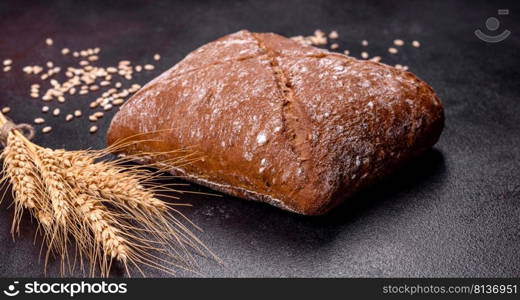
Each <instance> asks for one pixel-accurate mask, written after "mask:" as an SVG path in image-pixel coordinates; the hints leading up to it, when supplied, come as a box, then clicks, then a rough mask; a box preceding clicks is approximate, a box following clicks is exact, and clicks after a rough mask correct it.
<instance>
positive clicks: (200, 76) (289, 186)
mask: <svg viewBox="0 0 520 300" xmlns="http://www.w3.org/2000/svg"><path fill="white" fill-rule="evenodd" d="M443 124H444V117H443V108H442V104H441V103H440V101H439V99H438V97H437V96H436V95H435V93H434V91H433V90H432V88H431V87H430V86H429V85H428V84H426V83H425V82H423V81H421V80H420V79H418V78H417V77H416V76H414V75H413V74H412V73H410V72H406V71H403V70H399V69H396V68H393V67H391V66H388V65H384V64H381V63H376V62H371V61H365V60H357V59H354V58H352V57H348V56H345V55H341V54H337V53H331V52H328V51H325V50H321V49H318V48H314V47H311V46H305V45H301V44H300V43H298V42H296V41H293V40H291V39H288V38H285V37H282V36H280V35H277V34H273V33H252V32H249V31H246V30H243V31H239V32H236V33H234V34H230V35H227V36H224V37H222V38H220V39H218V40H216V41H213V42H211V43H208V44H206V45H204V46H202V47H200V48H199V49H197V50H195V51H193V52H192V53H190V54H189V55H188V56H186V58H184V59H183V60H182V61H181V62H179V63H178V64H177V65H175V66H174V67H172V68H171V69H169V70H168V71H166V72H165V73H163V74H162V75H160V76H159V77H157V78H156V79H154V80H153V81H151V82H150V83H148V84H147V85H146V86H144V87H143V88H142V89H141V90H140V91H139V92H137V93H136V94H135V95H134V96H133V97H132V98H131V99H130V100H129V101H128V102H127V103H126V104H125V105H124V106H122V107H121V110H120V111H119V112H118V113H117V114H116V116H115V117H114V119H113V120H112V124H111V126H110V129H109V132H108V143H109V144H114V143H116V142H117V141H121V140H123V139H126V140H127V141H128V140H132V139H134V137H135V139H138V137H140V136H143V135H145V134H148V135H151V136H153V139H150V138H149V137H148V138H149V139H147V140H145V141H142V142H140V143H137V144H135V145H133V146H132V147H129V148H128V149H126V150H125V151H126V152H131V153H136V152H165V151H171V150H176V149H190V150H191V151H195V152H197V153H201V154H202V158H201V159H200V160H197V161H194V162H193V163H191V164H188V165H183V166H175V165H172V166H171V172H172V173H173V174H177V175H182V176H184V177H185V178H186V179H187V180H189V181H193V182H196V183H198V184H201V185H205V186H208V187H211V188H213V189H215V190H218V191H221V192H224V193H227V194H229V195H233V196H237V197H240V198H245V199H250V200H258V201H262V202H267V203H270V204H272V205H275V206H278V207H280V208H283V209H286V210H289V211H293V212H296V213H300V214H305V215H318V214H323V213H325V212H327V211H329V210H330V209H331V208H332V207H334V206H336V205H337V204H338V203H340V202H341V201H343V200H345V199H347V198H349V197H350V196H351V195H353V194H354V193H355V192H357V191H359V190H360V189H362V188H363V187H365V186H367V185H368V184H370V183H373V182H374V181H376V180H378V179H379V178H381V177H382V176H384V175H385V174H388V173H389V172H391V171H392V170H394V169H395V168H397V167H398V166H400V165H401V164H403V163H404V162H406V161H409V160H410V158H412V157H414V156H416V155H418V154H420V153H421V152H423V151H424V150H426V149H428V148H430V147H431V146H432V145H434V144H435V143H436V142H437V140H438V138H439V136H440V134H441V131H442V128H443ZM178 153H180V152H173V151H171V152H170V153H169V154H168V156H170V158H172V159H173V158H175V157H176V155H180V154H178Z"/></svg>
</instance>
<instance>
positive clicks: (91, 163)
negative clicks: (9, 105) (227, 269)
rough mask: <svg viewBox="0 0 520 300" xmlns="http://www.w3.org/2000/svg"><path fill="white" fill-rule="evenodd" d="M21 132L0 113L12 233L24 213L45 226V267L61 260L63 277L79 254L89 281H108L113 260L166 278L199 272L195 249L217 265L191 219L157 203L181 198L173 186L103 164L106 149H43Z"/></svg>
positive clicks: (135, 170)
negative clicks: (191, 225) (73, 255)
mask: <svg viewBox="0 0 520 300" xmlns="http://www.w3.org/2000/svg"><path fill="white" fill-rule="evenodd" d="M18 127H19V126H15V125H14V124H12V123H10V122H8V121H7V120H6V119H5V117H4V116H3V115H2V114H1V113H0V142H2V143H4V144H5V148H4V150H3V153H2V155H1V158H3V160H4V163H3V172H2V175H3V177H2V179H1V180H0V183H2V182H4V183H6V182H7V183H11V185H12V188H13V196H14V197H13V198H14V202H15V220H14V222H13V227H12V231H13V233H14V232H17V231H18V226H19V221H20V218H21V215H22V212H23V210H24V209H25V210H28V211H29V212H30V213H31V214H32V215H33V216H34V217H35V218H36V219H37V220H38V221H39V223H40V224H42V227H43V228H44V230H43V236H44V240H45V242H46V244H47V248H48V249H47V254H46V257H45V264H46V265H47V261H48V259H49V258H50V257H51V255H55V256H57V257H58V258H60V261H61V271H62V273H63V274H64V273H66V271H68V270H70V271H72V270H73V269H74V266H75V263H74V264H72V265H71V264H70V262H69V257H70V255H69V252H70V251H73V249H74V250H75V251H76V253H77V254H79V255H78V256H79V260H80V265H81V267H82V268H83V265H84V263H83V259H84V258H86V259H88V261H89V263H90V271H89V275H91V276H94V275H95V274H96V272H99V273H100V275H101V276H108V275H109V272H110V269H111V266H112V262H113V260H116V261H118V262H120V263H122V264H123V266H124V268H125V270H126V272H127V274H128V275H130V269H129V266H134V267H135V268H136V269H137V270H138V271H140V272H141V273H142V274H143V275H144V272H143V271H142V269H141V265H147V266H151V267H153V268H156V269H160V270H163V271H165V272H168V273H174V272H175V269H177V268H181V269H185V270H190V271H195V270H194V266H195V264H194V259H193V256H192V255H191V253H190V252H191V251H192V250H194V251H195V252H197V253H200V254H202V255H206V254H209V256H211V257H213V258H215V259H217V260H218V258H217V257H216V256H215V255H214V254H213V253H211V251H209V249H208V248H207V247H206V246H205V245H204V244H203V243H202V242H201V241H200V240H199V239H197V237H196V236H195V235H194V234H193V233H192V232H191V231H190V230H189V229H188V227H186V226H185V225H183V224H182V222H181V220H180V219H179V218H178V217H177V216H181V217H182V218H183V219H184V220H187V219H186V218H185V217H184V216H183V215H182V214H180V212H178V211H177V210H175V209H173V208H172V207H171V205H169V204H167V203H165V202H163V201H162V200H159V199H158V198H157V195H159V194H160V193H161V192H168V191H169V192H175V190H174V189H172V188H169V187H168V186H167V185H166V186H163V185H161V186H158V184H157V185H155V186H154V184H153V183H152V181H153V179H155V178H156V177H157V175H158V174H159V173H158V172H150V171H147V170H146V168H135V167H131V166H130V167H127V168H125V167H122V166H120V163H121V162H122V161H121V160H114V161H107V160H102V161H100V158H102V157H103V156H106V155H107V154H108V152H109V151H108V150H105V151H103V150H100V151H65V150H52V149H46V148H42V147H40V146H38V145H35V144H33V143H32V142H30V141H29V139H27V138H26V137H25V136H24V135H23V134H22V133H20V131H19V130H17V128H18ZM132 159H133V158H129V160H132ZM135 159H136V160H138V159H139V158H138V157H136V158H135ZM179 161H183V162H184V163H186V162H187V161H189V159H186V160H182V159H180V160H179ZM148 167H151V166H148ZM170 197H171V196H170ZM172 205H174V204H172ZM188 221H189V220H188ZM70 246H73V249H71V248H70ZM67 267H68V268H67Z"/></svg>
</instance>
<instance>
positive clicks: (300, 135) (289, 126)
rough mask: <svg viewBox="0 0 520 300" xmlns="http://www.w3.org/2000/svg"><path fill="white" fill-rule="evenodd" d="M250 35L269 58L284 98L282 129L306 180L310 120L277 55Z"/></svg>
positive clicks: (257, 37) (254, 36)
mask: <svg viewBox="0 0 520 300" xmlns="http://www.w3.org/2000/svg"><path fill="white" fill-rule="evenodd" d="M251 35H252V36H253V38H254V39H255V40H256V41H257V42H258V47H260V49H262V50H264V51H265V53H266V55H267V57H268V58H269V60H270V65H271V68H272V70H273V74H274V78H275V81H276V83H277V87H278V89H279V90H280V92H281V94H282V95H283V98H284V102H283V103H282V120H283V124H284V128H283V130H284V132H285V134H286V136H287V137H288V139H289V141H291V143H290V146H291V150H292V151H293V152H294V153H295V154H296V156H297V157H298V160H299V163H300V166H301V170H302V172H301V176H304V178H305V179H306V180H307V179H309V178H311V177H312V176H310V175H311V174H309V173H310V172H312V168H310V160H311V157H312V156H311V147H310V142H309V138H310V131H309V129H308V128H309V127H310V126H307V125H308V124H309V123H310V120H309V119H308V117H307V115H306V114H305V112H304V111H303V108H302V107H301V105H300V103H299V102H298V101H297V99H296V97H295V95H294V91H293V89H292V84H291V80H290V78H289V77H288V76H287V75H286V74H285V73H284V72H283V70H282V68H281V67H280V65H279V64H278V61H277V57H278V56H279V55H277V53H276V52H275V51H273V50H272V49H269V48H268V47H267V46H266V45H265V44H264V42H263V41H262V38H261V37H260V36H258V35H257V34H255V33H251Z"/></svg>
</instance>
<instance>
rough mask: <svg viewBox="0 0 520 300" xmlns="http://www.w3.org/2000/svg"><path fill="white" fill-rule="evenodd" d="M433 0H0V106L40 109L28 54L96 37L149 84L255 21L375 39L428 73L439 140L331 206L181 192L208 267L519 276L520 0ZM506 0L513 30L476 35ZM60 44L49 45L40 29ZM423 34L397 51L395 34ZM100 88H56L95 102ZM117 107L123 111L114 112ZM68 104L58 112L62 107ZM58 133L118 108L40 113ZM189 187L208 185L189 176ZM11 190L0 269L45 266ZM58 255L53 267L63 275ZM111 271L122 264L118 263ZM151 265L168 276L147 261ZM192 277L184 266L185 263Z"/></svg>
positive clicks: (16, 272) (355, 49)
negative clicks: (302, 210) (82, 92)
mask: <svg viewBox="0 0 520 300" xmlns="http://www.w3.org/2000/svg"><path fill="white" fill-rule="evenodd" d="M499 5H500V6H498V4H493V3H491V2H489V3H486V2H476V1H467V2H461V1H459V2H457V3H452V2H448V1H443V2H437V3H427V2H426V1H425V2H417V1H413V2H412V1H384V2H380V3H377V4H376V3H365V2H363V3H361V2H359V1H356V2H351V3H350V2H346V1H284V2H282V1H269V2H267V1H258V2H254V1H237V2H230V1H212V2H209V1H185V2H173V1H149V2H147V1H119V2H111V1H99V2H96V1H88V2H87V1H83V2H74V3H73V2H72V1H63V2H55V3H50V2H48V1H45V2H43V1H42V2H40V3H39V4H30V2H26V1H24V2H21V1H19V2H14V1H2V2H1V3H0V28H1V29H2V35H1V36H0V59H1V60H3V59H5V58H8V57H9V58H12V59H13V60H14V69H15V71H11V72H9V73H3V72H0V106H4V105H9V106H10V107H11V108H12V112H11V113H10V114H9V116H10V117H12V118H14V119H15V120H16V121H18V122H24V121H26V122H28V121H31V120H32V119H33V118H34V117H35V116H39V115H40V112H39V111H40V109H41V106H42V102H41V101H38V100H32V99H31V98H29V97H28V90H29V86H30V83H32V82H33V81H34V80H33V79H30V78H29V77H28V76H25V75H23V73H22V72H21V71H20V69H21V67H23V66H25V65H27V64H35V63H40V64H41V63H43V62H45V61H47V60H53V61H54V62H55V63H57V64H59V65H65V64H68V63H67V60H65V59H64V58H63V57H62V56H61V54H59V50H58V49H61V48H62V47H65V46H66V47H70V48H72V49H80V48H85V47H93V46H100V47H102V48H103V55H102V61H101V64H103V65H104V64H109V63H115V62H117V61H118V60H120V59H122V58H128V59H130V60H132V61H133V62H135V63H143V62H145V61H150V60H151V56H152V55H153V54H154V53H156V52H158V53H161V55H162V57H163V58H162V59H161V61H160V63H158V64H157V70H156V71H154V72H151V73H146V74H141V75H139V76H136V80H135V81H137V82H139V83H145V82H146V81H148V80H150V79H151V78H153V76H155V75H157V74H159V73H160V72H161V71H163V70H166V69H167V68H169V67H170V66H171V65H173V64H175V63H176V62H177V61H179V60H180V59H181V58H182V57H183V56H184V55H186V54H187V53H189V52H190V51H191V50H193V49H195V48H196V47H198V46H200V45H202V44H204V43H206V42H208V41H211V40H213V39H215V38H217V37H219V36H222V35H224V34H227V33H230V32H234V31H237V30H239V29H242V28H247V29H250V30H253V31H260V32H261V31H273V32H277V33H280V34H283V35H287V36H293V35H298V34H310V33H312V32H313V31H314V29H316V28H321V29H324V30H332V29H337V30H338V31H339V33H340V36H341V38H340V45H341V48H342V49H344V48H348V49H350V50H351V52H352V53H353V55H355V56H359V52H360V51H362V47H361V46H360V40H362V39H367V40H368V41H369V46H368V47H367V51H368V52H369V53H370V54H371V55H381V56H382V57H383V62H387V63H389V64H395V63H401V64H405V65H409V66H410V69H411V71H412V72H414V73H416V74H417V75H418V76H419V77H421V78H422V79H424V80H425V81H427V82H428V83H429V84H430V85H432V86H433V87H434V89H435V90H436V91H437V93H438V95H439V96H440V98H441V99H442V100H443V102H444V105H445V109H446V128H445V130H444V133H443V135H442V136H441V139H440V141H439V143H438V144H437V146H436V147H435V148H434V149H433V150H431V151H430V152H428V153H427V154H426V155H424V156H423V157H420V158H418V159H417V160H415V161H414V162H413V163H412V164H410V165H409V166H408V167H406V168H404V169H403V170H401V171H400V172H398V173H397V174H394V175H393V176H390V178H388V179H387V180H385V181H383V182H381V183H380V184H378V185H376V186H373V187H371V188H369V189H368V190H367V191H366V192H364V193H362V194H361V195H359V196H358V197H356V198H355V199H351V200H350V201H348V202H347V203H346V204H345V205H343V206H342V207H340V208H338V209H336V210H335V211H334V212H332V213H331V214H329V215H327V216H324V217H319V218H309V217H302V216H298V215H294V214H291V213H287V212H283V211H280V210H278V209H276V208H273V207H269V206H267V205H264V204H258V203H252V202H245V201H241V200H237V199H228V198H229V197H221V198H217V197H207V196H197V195H191V196H190V195H186V196H184V201H185V202H188V203H191V204H193V207H191V208H188V209H185V213H186V215H187V216H188V217H190V218H191V219H192V220H193V221H195V223H197V224H198V225H200V226H201V227H202V228H204V229H205V232H204V233H201V234H200V236H201V238H202V239H203V240H204V241H205V242H206V244H207V245H208V246H209V247H210V248H212V249H213V250H214V251H215V252H216V253H217V254H218V255H219V256H220V257H221V258H222V259H223V260H224V261H225V262H226V266H225V267H222V266H219V265H217V264H215V263H213V262H211V261H207V260H204V259H201V260H200V264H201V271H202V272H203V273H205V274H206V275H207V276H519V275H520V254H519V251H518V248H519V246H520V204H519V203H518V201H520V168H519V167H520V122H519V121H520V92H519V90H518V87H519V82H520V76H519V68H520V61H519V55H518V48H519V47H520V37H519V33H520V23H519V22H518V20H520V18H518V16H517V14H519V13H520V10H518V8H520V7H519V6H518V4H515V2H501V3H500V4H499ZM498 8H509V9H510V15H509V16H499V19H500V21H501V22H502V26H503V27H501V29H500V30H502V29H504V28H508V29H509V30H511V31H512V34H511V36H510V37H509V38H508V39H507V40H505V41H503V42H501V43H498V44H487V43H484V42H482V41H480V40H478V39H477V38H476V37H475V36H474V35H473V31H474V30H475V29H477V28H484V22H485V20H486V19H487V18H488V17H491V16H496V10H497V9H498ZM47 36H50V37H53V38H54V41H55V47H54V48H53V49H51V48H49V47H46V46H45V45H44V43H43V41H44V39H45V37H47ZM397 37H399V38H402V39H405V40H407V41H409V40H412V39H417V40H420V41H421V42H422V45H423V46H422V47H421V48H420V49H414V48H411V47H404V48H403V51H401V52H400V53H399V54H398V55H395V56H390V55H389V54H388V53H387V52H386V49H387V48H388V47H389V46H390V44H391V41H392V40H393V39H394V38H397ZM88 100H91V97H74V98H70V101H68V102H67V103H65V104H56V103H52V105H51V106H52V107H56V106H59V107H61V108H62V110H64V111H67V110H68V111H72V110H73V109H75V108H80V107H81V108H83V110H84V111H85V112H87V111H88V109H87V107H88V102H89V101H88ZM112 113H114V112H112ZM62 117H63V116H62ZM47 118H48V119H50V123H51V124H52V125H54V127H55V130H54V131H53V134H51V135H48V136H42V135H40V136H39V137H38V138H37V139H36V142H37V143H40V144H42V145H45V146H49V147H54V148H57V147H65V148H67V149H81V148H88V147H93V148H100V147H103V146H104V131H105V130H106V128H107V125H108V122H109V120H110V118H108V117H107V118H104V119H103V120H102V121H101V122H100V128H101V130H100V132H99V134H97V135H89V134H88V133H87V130H86V129H87V126H88V125H89V124H88V121H87V120H86V118H85V117H83V118H82V119H81V120H76V121H75V122H72V123H68V124H64V123H63V121H59V120H58V119H54V118H52V117H47ZM190 189H191V190H201V189H200V188H198V187H191V188H190ZM9 202H10V199H9V198H7V199H6V201H4V202H3V203H2V207H1V211H0V253H2V258H1V260H0V262H1V263H0V275H1V276H41V275H43V266H42V265H41V264H38V263H37V262H38V252H39V247H38V246H35V245H33V237H34V231H33V230H32V229H31V228H32V226H31V220H30V219H27V220H26V222H25V223H24V226H23V230H22V232H21V234H20V237H17V238H16V240H15V241H13V239H12V237H11V235H10V233H9V228H10V227H9V226H10V222H11V218H12V212H11V211H10V210H8V209H7V207H8V204H9ZM55 274H56V273H55V271H54V268H53V266H52V265H51V269H50V271H49V274H48V275H55ZM114 275H116V276H117V275H118V272H117V271H116V272H115V273H114ZM149 275H153V276H165V274H162V273H159V272H157V271H153V270H150V271H149ZM180 275H185V276H189V275H190V274H180Z"/></svg>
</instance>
